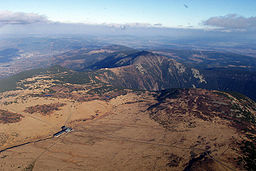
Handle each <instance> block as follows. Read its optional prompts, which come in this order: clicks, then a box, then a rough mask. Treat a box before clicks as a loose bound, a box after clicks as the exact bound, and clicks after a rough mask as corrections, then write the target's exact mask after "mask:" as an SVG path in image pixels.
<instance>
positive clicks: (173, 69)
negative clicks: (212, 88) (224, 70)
mask: <svg viewBox="0 0 256 171" xmlns="http://www.w3.org/2000/svg"><path fill="white" fill-rule="evenodd" d="M91 68H97V69H100V68H102V69H100V70H98V71H96V72H95V74H96V76H97V77H96V78H97V79H98V80H99V81H102V82H108V83H110V84H112V85H113V86H116V87H123V88H132V89H142V90H161V89H166V88H175V87H193V86H194V87H195V86H196V87H197V86H199V85H201V84H206V81H205V80H204V77H203V76H202V75H201V74H200V72H199V71H198V70H197V69H195V68H189V67H186V66H185V65H183V64H181V63H179V62H177V61H175V60H172V59H168V58H166V57H164V56H161V55H156V54H153V53H151V52H147V51H141V52H137V53H133V54H130V55H127V56H118V57H112V56H111V57H108V58H105V59H104V60H102V61H100V62H98V63H95V64H94V65H93V66H91Z"/></svg>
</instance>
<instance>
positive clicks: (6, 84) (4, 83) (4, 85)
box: [0, 66, 69, 92]
mask: <svg viewBox="0 0 256 171" xmlns="http://www.w3.org/2000/svg"><path fill="white" fill-rule="evenodd" d="M65 71H69V70H67V69H65V68H62V67H59V66H53V67H50V68H41V69H33V70H29V71H23V72H20V73H19V74H16V75H13V76H10V77H8V78H5V79H1V80H0V92H4V91H10V90H16V89H17V86H19V85H18V82H19V81H21V80H24V79H26V78H31V77H33V76H37V75H46V74H57V73H60V72H65ZM20 86H22V85H20Z"/></svg>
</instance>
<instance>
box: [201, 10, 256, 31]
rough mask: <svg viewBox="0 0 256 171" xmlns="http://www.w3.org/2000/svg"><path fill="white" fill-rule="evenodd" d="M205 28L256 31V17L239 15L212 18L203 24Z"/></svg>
mask: <svg viewBox="0 0 256 171" xmlns="http://www.w3.org/2000/svg"><path fill="white" fill-rule="evenodd" d="M203 25H205V26H213V27H218V28H221V29H226V30H233V31H249V30H256V17H248V18H246V17H243V16H240V15H237V14H228V15H225V16H217V17H211V18H209V19H208V20H206V21H204V22H203Z"/></svg>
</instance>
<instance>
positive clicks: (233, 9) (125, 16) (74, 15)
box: [0, 0, 256, 27]
mask: <svg viewBox="0 0 256 171" xmlns="http://www.w3.org/2000/svg"><path fill="white" fill-rule="evenodd" d="M0 2H1V5H0V11H11V12H25V13H36V14H40V15H45V16H47V17H48V19H49V20H52V21H58V22H71V23H93V24H102V23H117V24H126V23H149V24H162V25H163V26H166V27H181V26H193V27H200V24H201V22H202V21H205V20H207V19H208V18H210V17H215V16H225V15H227V14H238V15H242V16H244V17H252V16H256V1H255V0H43V1H36V0H3V1H0Z"/></svg>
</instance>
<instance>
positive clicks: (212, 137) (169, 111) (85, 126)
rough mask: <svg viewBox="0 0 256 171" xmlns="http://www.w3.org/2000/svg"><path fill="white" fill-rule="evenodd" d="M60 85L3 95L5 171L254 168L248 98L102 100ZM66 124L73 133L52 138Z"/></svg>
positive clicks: (201, 94) (193, 92)
mask: <svg viewBox="0 0 256 171" xmlns="http://www.w3.org/2000/svg"><path fill="white" fill-rule="evenodd" d="M32 80H34V79H32ZM53 81H54V80H51V81H49V80H47V81H45V82H44V83H42V84H37V83H38V82H40V81H37V82H36V83H33V84H27V86H28V87H29V88H28V89H25V90H15V91H9V92H4V93H2V94H1V97H2V99H1V106H0V109H1V111H0V112H1V113H0V114H1V115H0V116H1V117H0V120H1V118H3V117H4V119H3V120H6V119H5V118H7V120H8V122H7V123H5V122H0V145H1V149H0V152H1V153H0V159H1V160H0V170H8V171H9V170H10V171H12V170H34V171H37V170H38V171H40V170H67V171H69V170H224V171H225V170H243V169H246V168H248V162H250V161H247V160H246V159H245V157H246V156H245V153H244V152H243V149H242V148H241V144H242V145H243V144H244V142H245V141H247V142H250V143H253V140H252V139H253V137H254V138H255V135H256V134H255V131H254V130H255V123H254V122H255V120H253V118H254V119H255V113H256V105H255V103H254V102H253V101H250V100H249V99H239V98H238V97H234V96H232V95H231V94H228V93H223V92H219V91H207V90H203V89H177V90H176V89H174V90H170V91H162V92H148V91H132V90H112V89H108V91H103V92H98V93H97V92H96V90H95V89H93V87H92V86H91V87H90V85H89V84H88V85H83V86H82V85H80V86H79V85H70V84H69V85H62V86H61V85H55V84H54V83H53ZM41 82H42V81H41ZM35 85H37V86H36V87H35ZM33 86H34V87H33ZM40 86H41V87H40ZM97 86H98V88H99V89H97V90H102V89H101V88H100V85H99V84H95V85H94V87H97ZM65 87H66V88H65ZM46 88H47V91H46ZM53 90H54V91H53ZM86 94H87V96H86ZM49 95H50V96H49ZM84 97H86V98H84ZM90 97H91V98H90ZM64 104H65V105H64ZM48 112H50V113H51V114H46V113H48ZM30 113H33V114H30ZM13 118H14V121H15V122H14V121H13ZM63 125H66V126H68V127H71V128H72V129H73V130H72V132H70V133H64V134H62V135H61V136H59V137H53V134H54V133H56V132H58V131H60V130H61V126H63ZM248 155H249V154H248ZM249 164H250V163H249Z"/></svg>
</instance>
